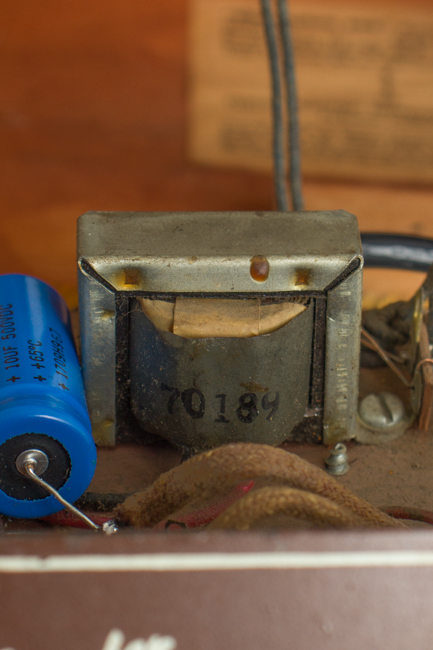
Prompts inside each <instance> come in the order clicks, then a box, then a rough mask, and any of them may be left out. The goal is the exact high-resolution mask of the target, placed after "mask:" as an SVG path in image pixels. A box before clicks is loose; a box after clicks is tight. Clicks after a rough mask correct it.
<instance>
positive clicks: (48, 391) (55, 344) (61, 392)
mask: <svg viewBox="0 0 433 650" xmlns="http://www.w3.org/2000/svg"><path fill="white" fill-rule="evenodd" d="M31 451H34V452H35V453H36V456H37V457H38V459H39V460H40V459H42V460H43V462H42V464H41V463H39V466H38V474H39V475H40V477H41V478H42V479H43V480H44V481H46V482H47V483H49V484H50V485H52V486H53V487H54V488H55V489H56V490H58V491H59V493H60V494H61V495H62V497H63V498H64V499H66V500H67V501H69V502H72V503H73V502H74V501H76V500H77V499H78V498H79V497H80V496H81V495H82V494H83V492H84V491H85V490H86V489H87V487H88V485H89V483H90V481H91V479H92V477H93V474H94V471H95V466H96V448H95V444H94V442H93V438H92V433H91V425H90V420H89V416H88V412H87V407H86V400H85V395H84V387H83V381H82V378H81V371H80V366H79V363H78V358H77V353H76V351H75V346H74V342H73V338H72V331H71V326H70V316H69V311H68V308H67V306H66V303H65V302H64V300H63V298H62V297H61V296H60V295H59V294H58V293H57V292H56V291H55V290H54V289H53V288H52V287H50V286H49V285H47V284H45V282H42V281H41V280H38V279H36V278H33V277H29V276H26V275H1V276H0V513H2V514H5V515H9V516H11V517H24V518H33V517H43V516H45V515H49V514H52V513H54V512H57V511H59V510H61V509H62V505H61V504H60V503H59V502H58V501H57V500H56V499H55V497H54V496H49V495H48V496H47V492H46V490H45V489H44V488H43V487H40V486H39V485H37V484H35V483H34V482H33V481H32V480H31V479H30V478H29V477H28V476H25V475H23V473H22V472H21V471H20V469H19V461H17V459H19V458H23V455H28V452H31ZM24 474H25V472H24Z"/></svg>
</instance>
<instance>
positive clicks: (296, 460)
mask: <svg viewBox="0 0 433 650" xmlns="http://www.w3.org/2000/svg"><path fill="white" fill-rule="evenodd" d="M249 480H254V481H258V482H259V483H261V484H262V485H263V484H265V487H261V488H259V489H257V490H255V489H254V490H252V491H250V492H249V493H248V494H247V495H246V496H244V497H242V498H241V499H240V500H239V501H237V502H235V503H234V504H232V505H231V506H229V508H227V510H225V512H223V513H222V514H221V515H219V517H217V519H215V521H214V522H213V524H212V527H213V528H240V529H243V530H246V529H248V528H250V526H252V525H254V524H256V523H257V522H258V521H260V520H261V519H263V518H265V517H268V516H272V515H279V514H285V515H287V516H289V517H292V518H295V519H297V520H302V521H306V522H309V523H310V524H311V525H313V526H327V527H339V528H365V527H370V528H371V527H378V528H381V527H391V528H396V527H397V528H401V527H402V526H404V524H402V523H401V522H399V521H397V520H396V519H393V518H392V517H389V516H388V515H387V514H385V513H384V512H382V511H381V510H378V509H377V508H375V507H374V506H372V505H371V504H369V503H367V502H366V501H364V500H363V499H360V498H359V497H357V496H356V495H354V494H352V492H350V491H349V490H348V489H347V488H345V487H344V486H343V485H342V484H341V483H339V482H338V481H336V480H335V479H334V478H332V477H331V476H329V475H328V474H327V473H326V472H324V471H323V470H321V469H319V468H318V467H316V466H315V465H312V464H311V463H308V462H307V461H305V460H303V459H302V458H300V457H299V456H296V455H295V454H291V453H289V452H287V451H284V449H281V448H275V447H271V446H269V445H258V444H252V443H236V444H229V445H224V446H222V447H217V448H216V449H213V450H212V451H208V452H204V453H201V454H198V455H197V456H194V457H192V458H190V459H189V460H187V461H185V462H184V463H183V464H182V465H180V466H178V467H175V468H173V469H172V470H170V471H169V472H166V473H165V474H162V475H161V476H160V477H159V478H158V479H157V480H156V481H155V483H154V484H153V485H151V486H150V487H149V488H147V489H146V490H144V491H142V492H138V493H136V494H134V495H132V496H130V497H129V498H128V499H126V501H125V502H124V503H123V504H122V505H121V506H119V507H118V508H117V510H116V513H115V517H116V519H117V520H119V521H120V522H121V523H124V524H127V525H131V526H135V527H139V528H151V527H153V526H155V525H156V524H157V523H159V522H160V521H162V520H164V519H167V518H172V517H171V516H172V515H173V514H174V513H176V512H178V511H179V510H181V509H184V508H185V507H186V506H187V505H188V503H197V500H199V499H201V500H202V501H206V500H209V499H215V498H218V497H220V496H221V495H224V494H227V493H228V492H229V491H230V490H232V489H233V488H235V487H236V486H237V485H239V483H241V482H242V481H249Z"/></svg>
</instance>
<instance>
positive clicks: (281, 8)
mask: <svg viewBox="0 0 433 650" xmlns="http://www.w3.org/2000/svg"><path fill="white" fill-rule="evenodd" d="M277 6H278V21H279V25H280V35H281V43H282V46H283V61H284V78H285V82H286V103H287V114H288V116H287V119H288V126H289V128H288V152H289V178H290V190H291V196H292V207H293V210H303V209H304V200H303V197H302V176H301V148H300V142H299V119H298V98H297V92H296V76H295V63H294V57H293V44H292V34H291V28H290V17H289V10H288V5H287V0H278V4H277Z"/></svg>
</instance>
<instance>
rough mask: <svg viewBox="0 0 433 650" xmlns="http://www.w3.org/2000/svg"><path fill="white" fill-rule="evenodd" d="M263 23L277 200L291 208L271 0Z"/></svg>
mask: <svg viewBox="0 0 433 650" xmlns="http://www.w3.org/2000/svg"><path fill="white" fill-rule="evenodd" d="M261 7H262V14H263V23H264V27H265V35H266V43H267V47H268V54H269V65H270V70H271V86H272V129H273V134H272V153H273V164H274V185H275V200H276V204H277V209H278V210H281V211H283V212H285V211H287V210H288V209H289V202H288V197H287V187H286V160H285V153H284V120H283V106H282V98H281V73H280V63H279V57H278V41H277V33H276V28H275V21H274V16H273V13H272V4H271V0H261Z"/></svg>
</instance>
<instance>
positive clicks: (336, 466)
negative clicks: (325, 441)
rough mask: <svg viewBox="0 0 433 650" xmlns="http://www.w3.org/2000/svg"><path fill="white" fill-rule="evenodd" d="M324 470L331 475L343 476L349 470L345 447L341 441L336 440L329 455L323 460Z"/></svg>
mask: <svg viewBox="0 0 433 650" xmlns="http://www.w3.org/2000/svg"><path fill="white" fill-rule="evenodd" d="M325 465H326V471H327V472H328V474H332V476H343V474H346V472H348V471H349V461H348V458H347V448H346V445H343V443H342V442H337V444H336V445H335V447H334V449H332V451H331V453H330V454H329V457H328V458H327V459H326V460H325Z"/></svg>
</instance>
